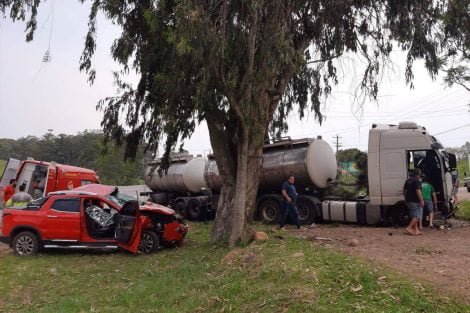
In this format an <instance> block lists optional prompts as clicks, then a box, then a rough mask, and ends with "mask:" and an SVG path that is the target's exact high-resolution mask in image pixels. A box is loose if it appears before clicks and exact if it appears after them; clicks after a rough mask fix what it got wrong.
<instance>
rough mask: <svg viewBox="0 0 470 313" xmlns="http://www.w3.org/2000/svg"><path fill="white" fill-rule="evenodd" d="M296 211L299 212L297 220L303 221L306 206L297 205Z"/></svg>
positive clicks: (306, 211)
mask: <svg viewBox="0 0 470 313" xmlns="http://www.w3.org/2000/svg"><path fill="white" fill-rule="evenodd" d="M297 211H298V213H299V220H301V221H303V220H306V219H307V217H308V208H307V207H306V206H303V205H301V206H298V207H297Z"/></svg>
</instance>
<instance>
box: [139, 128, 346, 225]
mask: <svg viewBox="0 0 470 313" xmlns="http://www.w3.org/2000/svg"><path fill="white" fill-rule="evenodd" d="M157 168H158V164H151V165H149V166H147V169H146V175H145V178H144V179H145V183H146V185H147V186H148V187H149V188H150V189H152V191H154V194H152V195H151V200H152V201H154V202H157V203H161V204H164V205H170V206H172V207H173V208H175V209H176V210H177V211H179V212H180V213H182V215H184V216H187V217H189V218H191V219H199V218H201V217H203V216H205V215H206V214H208V213H211V212H213V211H214V210H215V209H216V208H217V202H218V197H219V191H220V188H221V187H222V180H221V178H220V176H219V172H218V169H217V165H216V162H215V159H214V158H213V157H208V158H207V159H205V158H202V157H195V158H194V157H192V156H191V155H182V156H181V155H179V156H176V157H174V158H172V160H171V165H170V167H169V169H168V172H167V174H164V175H162V176H159V175H158V173H157ZM336 172H337V165H336V158H335V155H334V152H333V150H332V149H331V147H330V145H329V144H328V143H327V142H325V141H324V140H322V139H321V137H318V138H317V139H312V138H306V139H297V140H292V139H290V138H287V139H283V140H279V141H275V142H273V143H270V144H267V145H265V146H264V148H263V167H262V173H261V179H260V184H259V190H258V195H257V199H256V201H257V202H256V217H258V218H259V219H260V220H262V221H263V222H267V223H273V222H275V221H276V220H277V219H278V218H279V215H280V214H281V200H282V196H281V186H282V183H283V182H284V181H285V180H286V178H287V176H288V175H290V174H292V175H294V176H295V178H296V183H295V185H296V188H297V191H298V193H299V197H298V200H297V208H298V210H299V219H300V220H301V222H302V223H304V224H305V223H311V222H312V221H313V220H315V219H316V218H318V217H320V216H321V201H320V199H321V191H322V189H324V188H326V187H328V186H329V185H330V183H331V182H332V181H333V180H334V179H335V177H336Z"/></svg>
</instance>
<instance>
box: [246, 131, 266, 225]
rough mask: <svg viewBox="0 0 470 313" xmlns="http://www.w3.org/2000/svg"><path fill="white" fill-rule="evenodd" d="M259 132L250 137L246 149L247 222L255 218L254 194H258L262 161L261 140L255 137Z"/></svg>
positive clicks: (262, 139)
mask: <svg viewBox="0 0 470 313" xmlns="http://www.w3.org/2000/svg"><path fill="white" fill-rule="evenodd" d="M259 134H260V133H259V132H256V135H255V136H256V137H255V138H252V139H251V140H250V143H249V149H248V169H247V183H246V219H247V222H248V223H250V224H251V223H252V222H253V219H254V218H255V210H256V196H257V195H258V186H259V179H260V177H261V169H262V165H263V164H262V163H263V141H264V135H263V136H262V138H261V139H260V138H257V137H260V136H259Z"/></svg>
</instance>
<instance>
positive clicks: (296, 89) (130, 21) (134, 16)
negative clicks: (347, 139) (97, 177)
mask: <svg viewBox="0 0 470 313" xmlns="http://www.w3.org/2000/svg"><path fill="white" fill-rule="evenodd" d="M79 1H80V2H85V0H79ZM39 4H40V1H39V0H0V11H1V12H3V13H4V14H5V12H7V9H9V11H10V18H11V19H12V20H27V22H26V30H27V35H26V39H27V40H28V41H29V40H32V39H33V34H34V31H35V29H36V26H37V25H36V15H37V9H38V6H39ZM99 12H102V13H103V14H104V16H105V17H106V18H107V19H109V20H110V21H111V22H113V23H114V24H116V25H119V26H120V27H121V28H122V33H121V35H120V36H119V38H117V39H116V40H115V41H114V44H113V45H112V47H111V52H112V56H113V58H114V59H115V60H116V61H117V62H119V63H120V64H121V65H122V72H121V73H116V74H115V77H116V83H117V86H118V95H117V96H113V97H108V98H106V99H104V100H102V101H101V102H100V103H99V105H98V107H99V108H100V109H102V110H103V111H104V118H103V121H102V126H103V129H104V131H105V134H106V135H107V137H108V138H114V139H116V140H117V142H118V143H120V144H121V143H124V144H126V147H127V149H126V156H134V155H135V153H136V151H137V146H138V142H140V141H145V142H147V143H148V147H147V148H149V149H151V150H155V149H156V148H157V146H158V143H159V142H160V140H161V139H162V138H163V135H165V138H166V149H165V155H166V156H168V155H169V153H170V151H171V150H172V148H173V147H174V145H175V144H176V143H177V142H178V141H179V140H182V139H185V138H188V137H189V136H190V135H191V134H192V132H193V131H194V128H195V127H196V125H197V124H198V123H199V122H200V121H202V120H207V119H210V120H212V121H216V122H217V123H216V125H217V127H219V128H220V130H221V131H222V134H224V136H225V137H226V139H227V140H228V143H230V144H231V145H230V146H231V149H232V150H233V153H234V154H236V152H235V150H236V146H237V142H238V141H237V140H238V138H239V136H240V130H241V129H244V128H245V127H249V128H250V129H253V130H255V131H256V132H260V133H261V136H264V134H265V133H266V131H267V130H268V126H269V125H271V128H270V129H271V132H272V133H273V134H277V135H279V134H280V133H281V132H282V131H284V130H285V129H286V128H287V125H286V123H285V121H286V117H287V115H288V114H289V112H291V111H292V110H293V109H294V108H296V109H297V110H298V113H299V115H300V117H303V116H304V114H305V112H306V111H308V110H312V111H313V112H315V117H316V118H317V119H318V120H319V121H320V122H321V121H322V118H323V116H322V114H321V110H320V104H321V101H322V99H323V97H326V96H328V95H329V94H330V93H331V90H332V89H331V86H332V84H336V83H337V82H338V67H339V66H340V64H341V61H342V60H343V59H344V57H351V56H352V57H354V58H358V59H361V60H362V62H364V64H365V66H364V70H363V73H362V79H361V83H360V88H361V91H362V92H363V95H365V96H370V97H372V98H375V97H376V96H377V93H378V80H379V77H380V73H381V70H382V69H383V67H384V66H385V65H386V64H387V63H388V62H390V54H391V52H392V50H393V49H394V47H399V48H400V49H402V50H404V51H405V52H406V55H407V58H406V81H407V82H409V83H410V84H412V80H413V62H414V61H415V60H416V59H418V58H422V59H424V61H425V66H426V68H427V69H428V71H429V73H430V75H431V76H433V77H434V76H435V75H436V74H437V73H438V70H439V69H441V68H445V69H446V70H447V73H448V76H447V81H448V83H449V84H452V83H459V84H465V82H468V79H469V74H468V48H469V38H470V36H469V35H468V30H469V29H470V25H469V10H468V1H465V0H447V1H445V0H439V1H406V0H388V1H372V0H349V1H331V0H329V1H326V0H325V1H307V0H285V1H280V0H254V1H228V0H219V1H215V0H212V1H210V0H206V1H202V0H194V1H178V0H160V1H150V0H139V1H114V0H94V1H91V10H90V15H89V22H88V26H89V32H88V34H87V36H86V39H85V48H84V50H83V54H82V57H81V59H80V69H81V70H83V71H85V72H86V73H87V74H88V79H89V81H90V82H93V80H94V79H95V75H96V73H95V71H94V69H93V65H92V56H93V54H94V52H95V47H96V44H95V42H96V33H97V29H96V20H97V16H98V13H99ZM129 70H135V71H137V72H138V73H139V74H140V79H139V82H138V84H137V86H135V88H134V86H131V85H130V84H127V83H126V82H124V81H122V80H121V74H123V73H126V72H127V71H129Z"/></svg>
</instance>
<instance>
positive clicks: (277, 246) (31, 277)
mask: <svg viewBox="0 0 470 313" xmlns="http://www.w3.org/2000/svg"><path fill="white" fill-rule="evenodd" d="M260 227H263V226H260ZM209 229H210V224H202V223H200V224H191V231H190V232H189V234H188V238H187V241H186V243H185V244H184V246H183V247H182V248H177V249H167V250H163V251H160V252H157V253H155V254H152V255H143V254H140V255H136V256H134V255H129V254H127V253H119V252H97V251H85V252H83V251H80V252H78V251H61V250H51V251H47V252H45V253H41V254H40V255H39V256H37V257H30V258H20V257H14V256H12V255H7V256H2V266H1V267H0V275H1V277H2V284H0V294H1V295H2V301H1V302H0V310H1V311H4V312H113V313H119V312H165V313H167V312H227V311H228V312H468V310H469V309H470V308H469V307H468V306H466V305H463V304H459V303H458V302H456V301H455V300H449V298H444V297H442V296H440V295H439V294H437V293H436V292H435V291H433V290H431V289H430V288H428V287H427V286H426V285H425V286H424V288H423V287H421V285H419V284H416V281H410V280H406V279H404V278H403V277H400V276H397V275H396V274H393V273H390V272H389V270H387V269H384V268H383V267H382V266H381V267H373V266H372V265H371V264H370V263H368V262H362V261H359V260H357V259H355V258H351V257H348V256H346V255H344V254H341V253H337V252H333V251H332V250H330V249H325V248H322V247H319V246H317V245H313V244H311V243H310V242H309V241H307V240H305V239H301V238H296V237H293V236H290V235H288V234H287V235H285V234H284V235H283V236H284V237H285V238H284V240H279V239H274V238H273V239H270V240H268V241H267V242H264V243H254V244H252V245H249V246H247V247H244V248H241V249H236V250H234V251H233V252H232V255H233V257H232V258H227V260H231V262H228V263H227V262H221V260H222V259H223V258H224V256H226V255H227V253H228V252H229V250H228V249H226V248H223V247H218V246H213V245H211V244H209V243H208V237H209ZM265 230H266V231H267V232H268V233H269V235H270V237H273V235H275V234H274V233H272V232H270V231H269V230H268V228H266V229H265ZM278 235H279V234H278ZM298 252H302V253H303V256H294V253H298Z"/></svg>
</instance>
